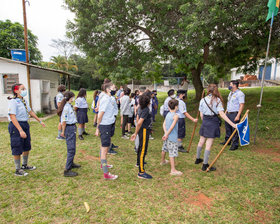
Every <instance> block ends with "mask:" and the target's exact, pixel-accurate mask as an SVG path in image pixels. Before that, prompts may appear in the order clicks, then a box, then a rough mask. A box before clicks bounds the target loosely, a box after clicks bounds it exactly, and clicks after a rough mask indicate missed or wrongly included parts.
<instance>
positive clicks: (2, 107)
mask: <svg viewBox="0 0 280 224" xmlns="http://www.w3.org/2000/svg"><path fill="white" fill-rule="evenodd" d="M9 73H10V74H11V73H12V74H18V76H19V82H20V83H21V84H23V85H25V86H27V71H26V67H25V66H24V65H20V64H15V63H9V62H6V61H1V60H0V74H1V76H0V117H7V116H8V103H9V100H8V99H7V97H8V96H11V95H10V94H4V84H3V76H2V74H9Z"/></svg>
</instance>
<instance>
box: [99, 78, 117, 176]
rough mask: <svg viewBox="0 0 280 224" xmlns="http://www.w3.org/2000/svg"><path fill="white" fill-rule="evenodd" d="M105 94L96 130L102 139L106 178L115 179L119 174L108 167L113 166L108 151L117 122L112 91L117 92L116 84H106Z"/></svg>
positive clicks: (101, 155)
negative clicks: (108, 158) (108, 161)
mask: <svg viewBox="0 0 280 224" xmlns="http://www.w3.org/2000/svg"><path fill="white" fill-rule="evenodd" d="M103 87H104V92H105V94H104V96H103V97H102V99H101V100H100V107H99V111H98V119H97V129H96V132H95V135H96V136H99V133H100V139H101V147H100V151H101V152H100V160H101V168H102V169H103V173H104V179H105V180H115V179H117V178H118V176H117V175H113V174H110V173H109V171H108V168H112V166H111V165H108V164H107V153H108V150H109V148H110V146H111V136H112V131H113V127H114V124H115V120H116V118H115V113H116V112H115V107H114V102H113V100H115V99H112V97H111V96H112V93H115V91H116V90H115V86H114V85H113V83H106V84H104V86H103Z"/></svg>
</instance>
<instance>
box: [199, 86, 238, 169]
mask: <svg viewBox="0 0 280 224" xmlns="http://www.w3.org/2000/svg"><path fill="white" fill-rule="evenodd" d="M222 100H223V99H222V97H221V95H220V93H219V90H218V87H217V86H216V85H215V84H210V85H209V86H208V88H207V96H206V97H204V98H203V99H201V100H200V103H199V111H200V117H201V120H202V125H201V127H200V130H199V135H200V139H199V143H198V145H197V154H196V160H195V164H199V163H201V162H203V165H202V170H203V171H206V169H207V168H208V167H209V164H208V160H209V156H210V150H211V147H212V145H213V142H214V139H215V138H219V137H220V120H219V117H218V114H219V115H220V116H221V117H222V118H223V119H224V120H225V121H226V122H228V123H229V125H231V127H232V128H233V129H235V128H236V124H234V123H233V122H231V121H230V120H229V118H228V117H227V116H226V115H225V113H224V108H223V101H222ZM205 143H206V147H205V151H204V159H201V158H200V154H201V151H202V147H203V145H204V144H205ZM215 170H216V168H215V167H211V168H210V171H215Z"/></svg>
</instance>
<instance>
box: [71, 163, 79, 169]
mask: <svg viewBox="0 0 280 224" xmlns="http://www.w3.org/2000/svg"><path fill="white" fill-rule="evenodd" d="M71 168H72V169H75V168H81V165H79V164H76V163H73V164H72V167H71Z"/></svg>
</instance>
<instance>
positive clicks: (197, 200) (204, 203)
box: [185, 192, 213, 209]
mask: <svg viewBox="0 0 280 224" xmlns="http://www.w3.org/2000/svg"><path fill="white" fill-rule="evenodd" d="M212 201H213V199H211V198H209V197H207V196H206V195H205V194H203V193H201V192H199V193H198V194H196V195H191V196H190V197H188V198H186V199H185V202H186V203H188V204H191V205H195V206H198V207H200V208H201V209H203V208H205V207H207V208H210V206H211V203H212Z"/></svg>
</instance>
